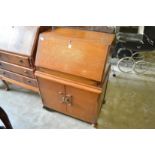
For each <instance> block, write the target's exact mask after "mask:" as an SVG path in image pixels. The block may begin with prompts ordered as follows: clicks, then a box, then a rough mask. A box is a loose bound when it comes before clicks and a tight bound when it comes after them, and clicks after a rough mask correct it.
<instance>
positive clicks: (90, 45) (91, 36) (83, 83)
mask: <svg viewBox="0 0 155 155" xmlns="http://www.w3.org/2000/svg"><path fill="white" fill-rule="evenodd" d="M113 40H114V35H113V34H107V33H101V32H91V31H85V30H78V29H69V28H58V29H55V30H53V31H47V32H44V33H41V34H40V36H39V43H38V50H37V55H36V61H35V65H36V71H35V75H36V78H37V81H38V86H39V90H40V95H41V97H42V101H43V104H44V106H45V107H47V108H50V109H53V110H56V111H59V112H62V113H64V114H67V115H70V116H72V117H75V118H78V119H80V120H83V121H86V122H89V123H92V124H96V122H97V117H98V114H99V112H100V108H101V105H102V102H103V100H104V95H105V92H106V85H107V81H108V75H109V69H110V64H109V63H108V56H109V47H110V45H111V44H112V42H113Z"/></svg>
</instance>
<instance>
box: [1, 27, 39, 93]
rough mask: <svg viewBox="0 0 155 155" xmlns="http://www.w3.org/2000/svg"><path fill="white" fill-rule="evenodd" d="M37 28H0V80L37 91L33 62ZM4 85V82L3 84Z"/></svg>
mask: <svg viewBox="0 0 155 155" xmlns="http://www.w3.org/2000/svg"><path fill="white" fill-rule="evenodd" d="M38 35H39V27H35V26H25V27H22V26H15V27H14V26H8V27H6V26H5V27H0V79H2V80H3V82H5V81H7V82H10V83H13V84H16V85H19V86H22V87H24V88H26V89H30V90H33V91H38V85H37V81H36V79H35V76H34V61H35V55H36V43H37V40H38ZM5 84H6V82H5Z"/></svg>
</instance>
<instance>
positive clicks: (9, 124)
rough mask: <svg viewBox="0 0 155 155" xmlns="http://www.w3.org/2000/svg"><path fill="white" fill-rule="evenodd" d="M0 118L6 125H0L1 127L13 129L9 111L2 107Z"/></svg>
mask: <svg viewBox="0 0 155 155" xmlns="http://www.w3.org/2000/svg"><path fill="white" fill-rule="evenodd" d="M0 120H2V122H3V124H4V125H5V127H1V126H0V129H5V128H6V129H13V127H12V125H11V122H10V120H9V117H8V115H7V113H6V112H5V111H4V110H3V109H2V108H1V107H0Z"/></svg>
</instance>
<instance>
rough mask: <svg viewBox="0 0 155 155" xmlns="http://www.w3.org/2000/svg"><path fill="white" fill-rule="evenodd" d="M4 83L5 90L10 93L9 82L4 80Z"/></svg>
mask: <svg viewBox="0 0 155 155" xmlns="http://www.w3.org/2000/svg"><path fill="white" fill-rule="evenodd" d="M2 82H3V83H4V85H5V90H6V91H8V90H9V86H8V84H7V82H6V81H4V80H2Z"/></svg>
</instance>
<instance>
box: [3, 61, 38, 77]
mask: <svg viewBox="0 0 155 155" xmlns="http://www.w3.org/2000/svg"><path fill="white" fill-rule="evenodd" d="M0 68H1V69H5V70H8V71H11V72H15V73H18V74H21V75H24V76H27V77H30V78H35V76H34V73H33V69H29V68H26V67H21V66H18V65H14V64H10V63H7V62H3V61H0Z"/></svg>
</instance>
